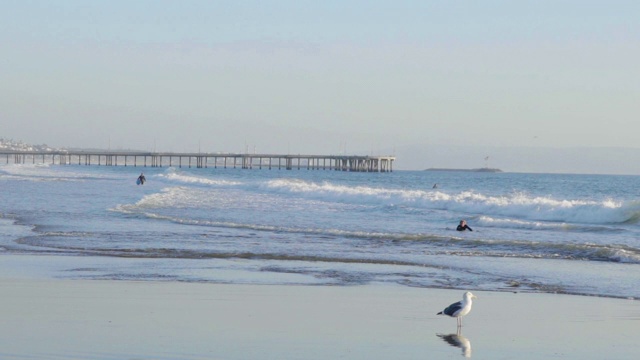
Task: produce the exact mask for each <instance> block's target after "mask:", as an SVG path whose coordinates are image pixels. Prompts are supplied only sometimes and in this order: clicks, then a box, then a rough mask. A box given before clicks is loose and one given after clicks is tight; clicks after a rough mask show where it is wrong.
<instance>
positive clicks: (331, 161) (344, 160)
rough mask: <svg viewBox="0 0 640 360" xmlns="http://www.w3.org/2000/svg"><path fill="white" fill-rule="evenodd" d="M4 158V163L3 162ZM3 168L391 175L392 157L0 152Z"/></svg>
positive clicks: (133, 152) (132, 152) (120, 152)
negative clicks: (74, 166)
mask: <svg viewBox="0 0 640 360" xmlns="http://www.w3.org/2000/svg"><path fill="white" fill-rule="evenodd" d="M3 158H4V159H3ZM2 160H4V162H5V163H6V164H10V163H13V164H27V163H33V164H36V163H49V164H57V165H71V164H77V165H98V166H134V167H138V166H140V167H164V166H167V167H196V168H208V167H214V168H218V167H220V168H242V169H263V168H264V169H286V170H294V169H298V170H300V169H307V170H336V171H358V172H391V171H393V161H394V160H395V157H394V156H367V155H278V154H237V153H236V154H234V153H171V152H135V151H87V150H81V151H71V150H69V151H63V150H59V151H14V150H5V151H0V162H2Z"/></svg>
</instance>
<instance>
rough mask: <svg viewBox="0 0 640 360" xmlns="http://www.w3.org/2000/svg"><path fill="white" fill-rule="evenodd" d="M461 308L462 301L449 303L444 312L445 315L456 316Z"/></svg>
mask: <svg viewBox="0 0 640 360" xmlns="http://www.w3.org/2000/svg"><path fill="white" fill-rule="evenodd" d="M460 309H462V301H458V302H457V303H454V304H451V305H449V306H448V307H447V308H446V309H444V311H443V313H445V315H449V316H454V314H455V313H456V312H458V311H460Z"/></svg>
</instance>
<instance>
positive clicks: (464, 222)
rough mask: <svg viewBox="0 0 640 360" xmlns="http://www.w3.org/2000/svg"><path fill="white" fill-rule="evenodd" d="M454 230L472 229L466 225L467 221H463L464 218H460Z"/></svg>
mask: <svg viewBox="0 0 640 360" xmlns="http://www.w3.org/2000/svg"><path fill="white" fill-rule="evenodd" d="M456 230H458V231H465V230H469V231H473V229H471V228H470V227H469V225H467V222H466V221H464V220H460V225H458V227H457V228H456Z"/></svg>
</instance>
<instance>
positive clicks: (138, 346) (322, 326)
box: [0, 278, 640, 360]
mask: <svg viewBox="0 0 640 360" xmlns="http://www.w3.org/2000/svg"><path fill="white" fill-rule="evenodd" d="M462 293H463V291H461V290H439V289H421V288H408V287H401V286H388V285H367V286H353V287H335V286H274V285H224V284H204V283H203V284H199V283H176V282H128V281H99V280H93V281H85V280H39V279H23V278H0V294H1V296H0V319H1V320H0V358H2V359H238V360H240V359H459V358H464V357H465V356H466V357H470V358H475V359H548V358H555V359H581V360H583V359H632V358H635V357H636V352H637V351H638V350H639V349H640V345H638V342H637V339H636V337H637V334H638V333H639V331H640V301H637V300H621V299H610V298H595V297H581V296H567V295H553V294H527V293H508V292H505V293H500V292H482V291H474V293H475V294H476V295H477V296H478V299H477V300H475V301H474V305H473V310H472V311H471V313H470V314H469V315H468V316H467V317H465V318H464V320H463V327H462V331H461V334H460V335H457V334H456V332H457V331H456V320H455V319H453V318H448V317H443V316H437V315H435V314H436V313H437V312H438V311H440V310H442V309H443V308H444V307H445V306H447V305H449V304H450V303H452V302H454V301H458V300H459V299H461V297H462Z"/></svg>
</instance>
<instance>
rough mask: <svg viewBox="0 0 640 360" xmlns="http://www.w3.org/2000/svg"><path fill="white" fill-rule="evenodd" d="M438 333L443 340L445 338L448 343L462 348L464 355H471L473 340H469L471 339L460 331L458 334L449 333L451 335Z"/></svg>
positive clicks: (468, 356) (467, 356)
mask: <svg viewBox="0 0 640 360" xmlns="http://www.w3.org/2000/svg"><path fill="white" fill-rule="evenodd" d="M436 335H437V336H438V337H439V338H441V339H442V340H444V341H445V342H447V344H449V345H451V346H453V347H458V348H460V349H462V356H464V357H466V358H470V357H471V342H470V341H469V339H467V338H466V337H464V336H462V334H461V333H460V331H458V332H457V333H456V334H449V335H445V334H436Z"/></svg>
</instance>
